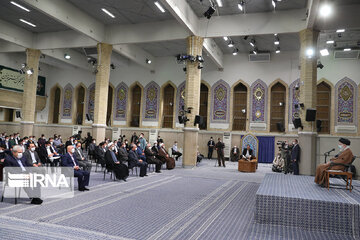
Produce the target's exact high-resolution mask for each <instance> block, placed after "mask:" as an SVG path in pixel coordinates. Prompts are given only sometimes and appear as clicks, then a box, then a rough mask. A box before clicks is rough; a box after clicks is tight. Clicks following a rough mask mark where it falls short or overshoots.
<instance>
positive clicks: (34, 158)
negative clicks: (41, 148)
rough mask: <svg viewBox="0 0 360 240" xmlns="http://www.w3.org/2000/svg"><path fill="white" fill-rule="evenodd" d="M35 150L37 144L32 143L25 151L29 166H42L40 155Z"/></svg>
mask: <svg viewBox="0 0 360 240" xmlns="http://www.w3.org/2000/svg"><path fill="white" fill-rule="evenodd" d="M35 150H36V148H35V144H34V143H30V144H29V146H28V149H27V150H26V151H25V152H24V157H25V158H26V160H27V163H28V165H29V166H33V167H40V166H42V165H41V161H40V157H39V155H38V153H37V152H36V151H35Z"/></svg>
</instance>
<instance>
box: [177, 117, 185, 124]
mask: <svg viewBox="0 0 360 240" xmlns="http://www.w3.org/2000/svg"><path fill="white" fill-rule="evenodd" d="M178 119H179V123H180V124H183V123H184V118H183V116H179V117H178Z"/></svg>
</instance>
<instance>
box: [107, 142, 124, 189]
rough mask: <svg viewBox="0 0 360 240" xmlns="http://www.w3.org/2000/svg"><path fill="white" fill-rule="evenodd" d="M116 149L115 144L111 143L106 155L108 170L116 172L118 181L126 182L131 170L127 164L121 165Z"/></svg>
mask: <svg viewBox="0 0 360 240" xmlns="http://www.w3.org/2000/svg"><path fill="white" fill-rule="evenodd" d="M114 148H115V144H114V143H109V149H108V150H107V151H106V153H105V163H106V168H107V169H108V170H112V171H114V173H115V176H116V178H117V179H119V180H124V181H125V182H126V178H127V177H128V176H129V169H128V167H127V166H126V165H125V164H123V163H121V162H120V161H119V160H118V159H117V157H116V155H115V153H114V150H115V149H114Z"/></svg>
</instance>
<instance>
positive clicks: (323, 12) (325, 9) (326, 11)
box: [319, 4, 332, 17]
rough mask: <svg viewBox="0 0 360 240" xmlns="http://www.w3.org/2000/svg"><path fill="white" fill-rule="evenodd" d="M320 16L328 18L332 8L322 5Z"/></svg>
mask: <svg viewBox="0 0 360 240" xmlns="http://www.w3.org/2000/svg"><path fill="white" fill-rule="evenodd" d="M319 12H320V16H322V17H328V16H329V15H330V14H331V12H332V8H331V6H330V5H329V4H324V5H322V6H321V7H320V11H319Z"/></svg>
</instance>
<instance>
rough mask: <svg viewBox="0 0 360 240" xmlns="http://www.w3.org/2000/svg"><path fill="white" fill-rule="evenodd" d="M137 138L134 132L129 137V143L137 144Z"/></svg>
mask: <svg viewBox="0 0 360 240" xmlns="http://www.w3.org/2000/svg"><path fill="white" fill-rule="evenodd" d="M138 139H139V137H138V136H137V135H136V132H134V134H133V135H132V136H131V140H130V141H131V143H135V144H137V141H138Z"/></svg>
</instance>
